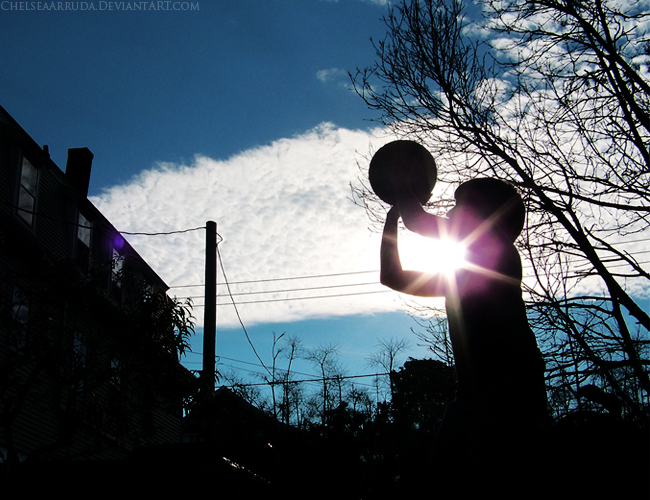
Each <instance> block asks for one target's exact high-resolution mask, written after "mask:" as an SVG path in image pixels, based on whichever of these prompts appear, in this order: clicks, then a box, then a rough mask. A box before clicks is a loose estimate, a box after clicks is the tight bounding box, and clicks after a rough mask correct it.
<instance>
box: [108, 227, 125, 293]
mask: <svg viewBox="0 0 650 500" xmlns="http://www.w3.org/2000/svg"><path fill="white" fill-rule="evenodd" d="M123 251H124V238H122V237H121V236H120V235H119V234H118V235H116V236H115V237H114V238H113V242H112V245H111V283H110V295H111V297H113V298H114V299H115V300H117V301H121V300H122V283H123V280H124V276H123V274H124V253H123Z"/></svg>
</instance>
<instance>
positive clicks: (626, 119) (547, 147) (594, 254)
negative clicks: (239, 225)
mask: <svg viewBox="0 0 650 500" xmlns="http://www.w3.org/2000/svg"><path fill="white" fill-rule="evenodd" d="M478 4H479V5H480V6H481V7H482V8H483V12H482V14H483V16H482V17H475V18H474V19H472V17H471V14H472V13H469V12H468V11H467V10H466V9H465V6H464V4H463V2H462V0H403V1H402V2H401V3H400V4H399V5H398V6H396V7H395V8H393V9H391V11H390V13H389V15H388V16H387V18H386V19H385V22H386V25H387V28H388V34H387V35H386V37H385V38H384V39H383V40H381V41H379V42H378V43H376V44H375V48H376V54H377V60H376V62H375V63H374V64H373V65H372V66H370V67H368V68H366V69H363V70H358V71H357V73H356V74H355V75H351V77H352V81H353V84H354V87H355V89H356V91H357V93H358V94H359V95H360V96H361V97H362V98H363V99H364V100H365V102H366V103H367V104H368V106H369V107H370V108H372V109H376V110H379V111H381V112H382V117H381V119H380V121H381V123H383V124H384V125H385V126H386V127H388V128H389V129H391V130H392V131H393V132H394V133H396V134H397V135H398V136H404V137H408V138H412V139H416V140H419V141H420V142H422V143H424V144H426V145H427V147H428V148H429V149H430V151H431V152H432V153H433V154H434V156H435V157H436V161H437V163H438V170H439V183H440V184H442V185H449V186H453V185H456V184H458V183H460V182H462V181H464V180H468V179H469V178H473V177H481V176H490V177H497V178H501V179H504V180H508V181H511V182H513V183H514V184H516V185H517V186H518V187H519V188H520V190H521V191H522V193H523V196H524V199H525V202H526V205H527V209H528V222H527V226H526V229H525V230H524V233H523V234H522V237H521V238H520V239H519V241H518V244H519V247H520V251H521V252H522V254H523V255H524V256H525V257H526V261H527V262H526V267H525V269H526V271H528V274H529V275H530V276H529V279H525V280H524V284H525V287H526V291H527V298H528V300H529V305H530V308H531V310H530V318H531V322H532V325H533V327H534V328H535V329H536V330H537V332H538V335H539V337H538V338H539V339H540V341H541V343H542V348H543V349H544V351H545V354H546V355H547V360H548V361H549V368H550V379H549V382H550V384H551V386H553V385H554V384H555V383H556V382H559V381H562V383H560V384H559V385H558V388H563V390H565V389H566V388H567V387H568V386H567V383H566V382H567V381H569V386H572V390H573V392H575V393H577V390H578V389H579V387H580V385H581V384H583V383H585V382H587V381H589V383H592V382H593V381H596V380H597V381H598V383H599V384H601V385H602V386H603V387H606V388H607V389H608V390H609V391H612V392H614V393H615V394H616V395H617V396H619V397H620V398H622V399H623V400H625V402H626V403H627V407H628V408H631V410H630V411H631V412H633V413H636V414H643V413H644V411H645V410H644V409H643V407H645V408H647V405H648V392H649V390H650V383H649V380H648V371H647V367H648V364H649V363H650V361H649V360H648V357H647V353H646V352H645V351H644V350H643V346H644V345H647V342H648V330H649V329H650V318H649V317H648V313H647V311H645V310H644V309H643V307H641V305H640V300H642V299H643V297H647V294H648V283H649V281H650V274H649V273H648V271H647V270H646V268H644V267H643V262H642V261H641V259H640V255H641V253H643V252H642V251H640V250H638V248H640V247H638V246H637V247H636V248H637V250H635V245H634V243H635V242H636V243H638V244H640V245H643V243H644V242H647V240H648V221H649V220H648V217H649V212H650V202H649V201H650V200H649V198H650V189H649V186H650V179H649V177H650V151H649V150H648V144H650V84H649V82H648V77H647V75H648V61H649V60H650V56H649V55H650V49H649V47H650V45H649V41H648V38H647V36H646V32H645V30H646V27H647V23H648V22H649V21H650V13H647V12H644V11H643V7H642V5H641V4H638V3H636V2H614V1H609V0H582V1H574V0H537V1H535V2H528V1H525V0H499V1H493V0H478ZM354 191H355V194H356V196H357V198H358V200H359V201H360V202H361V203H363V204H364V205H366V206H367V207H368V208H369V210H370V211H371V212H373V213H374V216H375V219H377V218H381V215H380V216H379V217H377V214H381V213H382V212H383V208H381V207H380V206H379V205H377V204H375V203H374V200H373V197H372V194H371V193H370V191H369V190H368V189H367V188H366V187H365V186H363V185H362V186H359V187H356V188H354ZM449 203H450V200H449V199H445V200H439V201H436V202H434V203H433V204H431V205H430V208H431V209H432V210H436V211H437V212H438V213H441V212H442V211H443V210H445V209H446V208H447V207H448V205H449ZM634 323H636V325H638V331H636V332H635V331H634V330H633V329H631V327H630V325H632V324H634ZM634 328H637V327H634ZM565 392H566V391H565Z"/></svg>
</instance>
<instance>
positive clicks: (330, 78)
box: [316, 68, 350, 88]
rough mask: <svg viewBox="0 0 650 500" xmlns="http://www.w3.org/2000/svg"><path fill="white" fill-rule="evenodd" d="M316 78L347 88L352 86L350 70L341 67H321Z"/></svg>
mask: <svg viewBox="0 0 650 500" xmlns="http://www.w3.org/2000/svg"><path fill="white" fill-rule="evenodd" d="M316 78H318V80H319V81H321V82H322V83H325V84H331V83H335V84H337V85H339V86H342V87H345V88H348V87H349V86H350V79H349V78H348V72H347V71H345V70H344V69H340V68H329V69H321V70H319V71H317V72H316Z"/></svg>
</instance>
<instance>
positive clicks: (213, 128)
mask: <svg viewBox="0 0 650 500" xmlns="http://www.w3.org/2000/svg"><path fill="white" fill-rule="evenodd" d="M88 3H91V4H93V6H94V7H95V10H93V11H91V10H86V11H80V10H77V11H70V10H60V9H54V10H52V9H50V10H36V9H33V10H10V8H9V7H7V6H8V5H10V4H7V3H6V2H5V3H3V4H2V6H3V7H2V10H0V29H1V30H2V33H3V44H2V45H1V46H0V60H1V61H2V65H1V69H0V89H1V93H0V104H1V105H2V106H3V107H4V108H5V109H6V110H7V111H8V112H9V113H10V114H12V115H13V116H14V118H15V119H16V120H17V121H18V122H19V123H20V124H21V125H22V126H23V128H25V130H26V131H27V132H28V133H29V134H30V135H31V136H32V137H33V138H34V139H35V140H36V141H37V142H38V143H39V144H47V145H48V146H49V148H50V153H51V155H52V158H53V159H54V161H55V162H56V163H57V164H58V165H59V166H60V167H61V168H65V162H66V154H67V149H68V148H70V147H83V146H86V147H88V148H90V150H91V151H92V152H93V153H94V154H95V159H94V162H93V172H92V177H91V184H90V196H91V198H92V200H93V201H94V202H95V203H96V204H97V206H98V207H99V208H100V210H102V211H103V212H104V213H105V214H106V215H107V216H108V218H109V219H110V220H111V221H112V222H113V223H114V224H115V225H116V226H117V227H118V228H119V229H120V230H123V231H134V232H139V231H147V232H158V231H176V230H182V229H186V228H193V227H198V226H201V225H203V224H204V223H205V221H206V220H215V221H217V223H218V230H219V233H220V234H221V236H222V237H223V238H224V241H223V243H222V244H221V245H220V252H221V256H222V258H223V263H224V267H225V270H226V273H227V278H228V279H229V280H230V281H232V282H238V281H249V282H253V283H248V284H240V285H233V286H232V291H233V292H235V293H251V292H253V291H259V290H262V291H265V292H266V293H265V294H263V295H243V296H239V297H237V298H236V301H237V302H242V304H241V305H239V306H238V312H239V313H240V317H241V320H242V322H243V323H244V324H245V326H246V327H247V329H248V332H249V334H250V336H251V339H252V340H253V342H254V344H255V345H256V348H257V350H258V352H259V353H260V355H261V356H262V358H264V359H265V362H267V363H268V362H269V361H270V357H271V351H270V349H271V347H270V346H271V343H272V339H273V332H276V334H277V335H279V334H281V333H283V332H286V335H287V336H289V335H296V336H298V337H300V338H301V339H302V340H303V344H304V345H305V347H315V346H317V345H325V344H335V345H338V346H339V348H340V361H341V364H342V365H343V367H344V368H345V369H346V371H347V373H349V374H351V375H356V374H359V373H368V372H371V371H373V370H372V369H371V368H369V367H368V366H367V365H366V358H367V356H368V355H369V354H370V353H371V352H372V351H373V350H374V349H375V345H376V343H377V341H378V339H387V338H391V337H399V338H402V337H406V338H408V339H409V340H410V341H411V344H412V346H413V348H412V349H411V350H410V351H409V352H407V353H405V355H404V356H402V358H401V360H402V361H403V360H404V359H406V356H407V355H412V356H415V357H418V356H420V357H421V356H423V355H425V354H426V351H425V349H423V348H417V347H416V343H417V342H416V340H415V338H414V337H413V336H412V334H411V333H410V328H411V327H416V326H417V325H416V323H415V322H414V321H413V320H412V319H411V318H410V317H409V316H408V315H407V314H406V313H405V312H404V310H405V304H404V300H403V299H402V298H400V297H399V296H397V295H396V294H394V293H392V292H387V291H386V289H383V288H382V287H381V286H380V285H379V284H378V283H377V281H378V277H377V274H376V272H373V271H376V270H377V268H378V251H379V243H378V235H377V234H375V233H372V232H370V231H369V230H368V227H367V226H368V221H367V219H366V216H365V213H364V211H363V210H362V209H359V208H357V207H355V206H354V205H353V204H352V203H351V202H350V200H349V197H350V190H349V183H350V182H354V181H355V180H356V178H357V176H358V175H359V171H358V168H357V167H358V164H359V165H363V164H364V162H366V163H367V159H368V157H369V155H370V154H371V153H372V151H374V150H376V149H377V148H378V147H380V146H381V145H382V144H383V143H385V142H387V141H388V140H390V139H391V138H390V137H389V136H387V135H386V134H385V133H384V132H383V131H381V130H379V129H376V128H373V127H374V126H373V124H372V123H371V122H370V121H369V120H370V119H371V118H373V113H372V112H371V111H369V110H367V108H366V107H365V105H364V103H363V102H362V100H361V99H360V98H359V97H358V96H356V94H354V93H353V92H352V91H351V90H350V82H349V79H348V77H347V71H354V69H355V68H356V67H363V66H366V65H369V64H371V63H372V61H373V60H374V49H373V47H372V45H371V43H370V38H373V39H375V40H377V39H379V38H381V37H382V35H383V33H384V25H383V23H382V21H381V18H382V16H384V15H385V14H386V12H387V8H388V7H387V5H386V4H385V2H382V1H374V2H373V1H361V0H340V1H324V0H273V1H251V0H235V1H219V2H202V1H200V2H196V4H198V6H199V9H198V10H187V11H174V10H158V11H153V10H147V11H140V12H134V11H124V10H120V11H117V10H115V9H113V10H109V9H108V4H107V3H106V2H103V3H102V2H98V1H96V2H88ZM29 5H32V4H28V8H29ZM7 9H9V10H7ZM129 240H130V242H131V243H132V244H133V245H134V246H135V248H136V250H138V252H139V253H141V255H143V257H144V258H145V259H146V260H147V261H148V262H150V264H151V265H152V267H153V268H154V270H156V271H157V272H158V273H159V274H160V275H161V277H163V279H164V280H165V281H166V282H167V283H168V284H169V285H171V286H174V287H179V288H172V290H171V293H172V294H176V295H178V296H180V297H185V296H191V297H193V300H194V303H195V304H196V305H197V307H196V308H195V316H196V317H197V320H198V323H199V326H200V325H201V323H202V315H203V308H202V307H201V306H202V303H203V302H202V289H201V287H200V286H194V287H189V286H187V285H200V284H201V283H202V282H203V275H202V272H203V259H204V254H203V241H204V236H203V234H202V232H200V231H195V232H190V233H185V234H181V235H175V236H161V237H136V236H133V237H129ZM306 276H320V277H319V278H311V279H306V278H302V277H306ZM288 277H290V278H300V279H292V280H282V278H288ZM219 280H220V282H223V281H224V277H223V275H222V274H221V273H220V275H219ZM259 280H274V281H271V282H268V283H267V282H262V283H260V282H259ZM307 288H309V289H311V288H314V289H315V290H306V289H307ZM280 289H297V290H298V291H297V292H283V293H280V292H274V290H280ZM270 292H274V293H270ZM219 293H220V294H222V293H226V290H225V287H223V286H220V287H219ZM314 295H336V296H338V297H334V298H327V299H306V300H296V299H297V298H299V297H304V296H314ZM287 298H290V299H291V300H285V299H287ZM269 299H271V300H273V302H271V301H269ZM219 301H220V302H219V303H220V304H221V305H220V306H219V312H218V337H219V341H218V348H217V353H218V354H219V355H221V356H223V359H222V360H220V363H221V364H220V368H221V369H222V370H229V371H230V370H232V371H234V372H235V373H236V374H237V375H238V376H241V377H242V378H247V377H248V378H249V379H250V380H254V381H257V379H256V376H255V375H254V374H253V373H252V372H251V371H250V370H252V371H253V372H260V371H262V369H261V368H260V367H259V365H257V366H255V365H256V364H257V360H256V358H255V356H254V354H253V353H252V350H251V349H250V346H249V345H248V343H247V342H246V340H245V336H244V335H243V333H242V329H241V326H240V324H239V321H238V319H237V318H236V315H234V314H233V306H232V304H231V300H230V299H229V298H228V297H223V298H220V299H219ZM224 301H225V304H224ZM246 301H249V302H252V303H248V304H245V303H243V302H246ZM229 303H230V304H229ZM197 333H198V334H197V336H196V342H195V343H194V350H195V351H197V353H200V351H201V328H199V329H198V330H197ZM186 361H187V363H188V364H187V366H188V367H189V368H192V369H197V368H199V366H198V364H197V363H198V362H199V355H198V354H195V355H192V356H190V357H188V359H187V360H186ZM251 363H252V364H251ZM233 367H234V368H233ZM302 371H305V372H307V373H312V372H314V370H313V369H312V368H311V367H309V366H303V367H302Z"/></svg>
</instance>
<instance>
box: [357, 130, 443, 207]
mask: <svg viewBox="0 0 650 500" xmlns="http://www.w3.org/2000/svg"><path fill="white" fill-rule="evenodd" d="M437 173H438V171H437V169H436V163H435V161H434V160H433V156H431V153H429V151H427V149H426V148H425V147H424V146H422V145H421V144H419V143H417V142H414V141H393V142H389V143H388V144H386V145H384V146H382V147H381V148H380V149H379V150H378V151H377V152H376V153H375V154H374V156H373V157H372V160H370V167H369V169H368V178H369V180H370V186H371V187H372V190H373V191H374V192H375V194H376V195H377V196H379V198H381V199H382V200H383V201H385V202H386V203H388V204H389V205H394V204H395V194H394V193H395V192H399V191H403V190H406V189H409V186H410V189H412V190H413V193H414V194H415V196H416V197H417V199H418V201H419V202H420V203H421V204H422V205H424V204H425V203H426V202H427V201H429V198H430V197H431V191H433V187H434V186H435V184H436V179H437Z"/></svg>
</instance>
